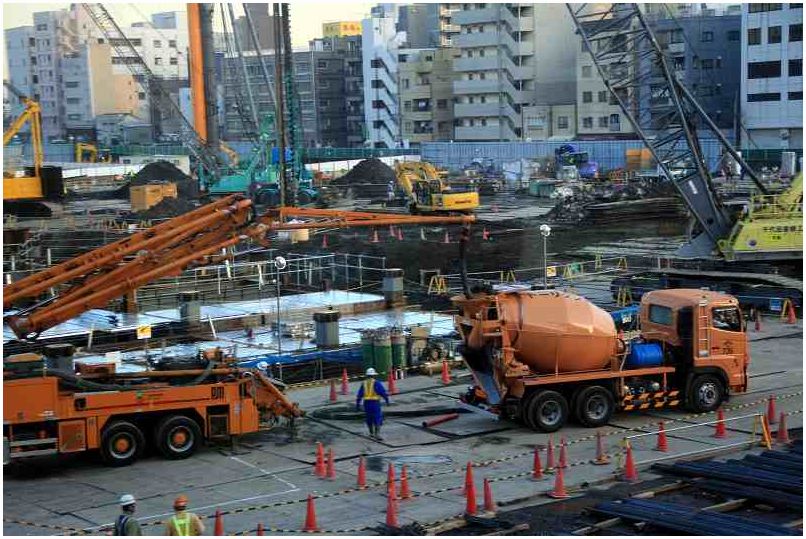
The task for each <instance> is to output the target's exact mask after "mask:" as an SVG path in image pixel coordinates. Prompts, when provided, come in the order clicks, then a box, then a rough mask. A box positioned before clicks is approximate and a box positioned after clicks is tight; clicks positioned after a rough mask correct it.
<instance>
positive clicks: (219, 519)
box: [213, 509, 224, 535]
mask: <svg viewBox="0 0 806 539" xmlns="http://www.w3.org/2000/svg"><path fill="white" fill-rule="evenodd" d="M213 535H224V516H223V515H222V514H221V511H219V510H218V509H216V510H215V526H214V527H213Z"/></svg>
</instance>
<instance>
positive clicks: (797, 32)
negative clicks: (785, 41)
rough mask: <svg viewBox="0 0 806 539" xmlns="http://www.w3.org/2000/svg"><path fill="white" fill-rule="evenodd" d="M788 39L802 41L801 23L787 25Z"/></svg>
mask: <svg viewBox="0 0 806 539" xmlns="http://www.w3.org/2000/svg"><path fill="white" fill-rule="evenodd" d="M789 41H803V23H798V24H790V25H789Z"/></svg>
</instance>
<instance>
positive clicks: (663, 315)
mask: <svg viewBox="0 0 806 539" xmlns="http://www.w3.org/2000/svg"><path fill="white" fill-rule="evenodd" d="M649 321H650V322H654V323H655V324H662V325H664V326H671V325H672V309H670V308H669V307H664V306H663V305H650V306H649Z"/></svg>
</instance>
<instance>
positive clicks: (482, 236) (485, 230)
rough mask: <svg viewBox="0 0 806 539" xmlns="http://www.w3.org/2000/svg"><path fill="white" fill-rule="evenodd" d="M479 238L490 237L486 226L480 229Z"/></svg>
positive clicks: (487, 238) (485, 239) (485, 238)
mask: <svg viewBox="0 0 806 539" xmlns="http://www.w3.org/2000/svg"><path fill="white" fill-rule="evenodd" d="M481 239H482V240H484V241H487V240H489V239H490V233H489V232H488V231H487V227H486V226H485V227H484V230H482V231H481Z"/></svg>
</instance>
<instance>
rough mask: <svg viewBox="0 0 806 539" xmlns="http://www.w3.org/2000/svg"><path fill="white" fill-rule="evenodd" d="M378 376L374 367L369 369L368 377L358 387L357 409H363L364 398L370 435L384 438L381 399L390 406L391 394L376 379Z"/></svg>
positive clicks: (377, 438) (379, 438)
mask: <svg viewBox="0 0 806 539" xmlns="http://www.w3.org/2000/svg"><path fill="white" fill-rule="evenodd" d="M376 376H378V373H377V371H375V369H373V368H372V367H370V368H368V369H367V372H366V379H364V382H363V383H362V384H361V387H359V388H358V394H357V395H356V397H355V409H356V410H360V409H361V401H362V400H363V401H364V414H365V415H366V420H367V428H368V429H369V435H370V437H371V438H375V439H376V440H383V438H381V424H383V412H382V411H381V399H383V400H385V401H386V405H387V406H388V405H389V395H387V393H386V389H385V388H384V387H383V383H382V382H381V381H380V380H376V379H375V377H376Z"/></svg>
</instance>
